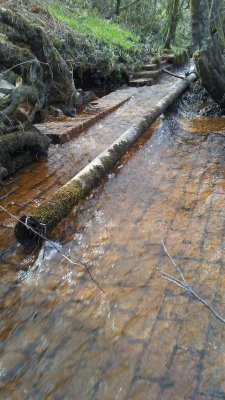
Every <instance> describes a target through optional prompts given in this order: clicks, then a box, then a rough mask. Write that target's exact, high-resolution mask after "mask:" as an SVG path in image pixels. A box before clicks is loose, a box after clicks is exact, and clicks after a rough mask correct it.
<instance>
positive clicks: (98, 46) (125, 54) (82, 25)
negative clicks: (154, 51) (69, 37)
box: [48, 1, 143, 69]
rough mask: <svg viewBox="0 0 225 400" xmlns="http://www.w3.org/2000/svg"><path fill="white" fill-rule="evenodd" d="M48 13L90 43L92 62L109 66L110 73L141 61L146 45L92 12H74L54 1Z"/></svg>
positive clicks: (124, 29)
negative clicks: (122, 64) (122, 66)
mask: <svg viewBox="0 0 225 400" xmlns="http://www.w3.org/2000/svg"><path fill="white" fill-rule="evenodd" d="M48 10H49V12H50V13H51V14H52V15H53V16H54V17H55V18H56V19H58V20H59V21H60V22H63V23H65V24H66V25H67V26H69V27H70V28H72V29H73V30H74V31H76V32H79V33H80V34H82V35H83V36H84V39H85V40H88V42H89V45H90V54H89V55H88V54H87V57H88V58H89V59H91V60H93V61H95V62H99V63H101V62H102V61H104V62H106V63H107V68H108V69H117V68H119V64H120V63H125V64H129V63H134V62H137V63H138V62H140V61H141V58H142V55H143V45H142V44H141V42H140V38H139V36H138V35H136V34H134V33H132V32H131V31H130V30H128V29H126V28H124V27H122V26H121V25H119V24H117V23H114V22H112V21H111V20H106V19H103V18H101V17H100V16H99V15H98V14H97V13H96V12H95V11H93V10H90V9H89V10H84V9H82V10H81V9H74V10H71V9H70V8H68V7H66V5H65V4H62V3H56V2H55V1H54V2H51V3H50V5H49V7H48Z"/></svg>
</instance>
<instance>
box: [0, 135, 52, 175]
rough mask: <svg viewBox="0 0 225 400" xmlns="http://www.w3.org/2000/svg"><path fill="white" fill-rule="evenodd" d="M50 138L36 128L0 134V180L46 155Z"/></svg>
mask: <svg viewBox="0 0 225 400" xmlns="http://www.w3.org/2000/svg"><path fill="white" fill-rule="evenodd" d="M49 145H50V140H49V139H48V138H47V137H46V136H45V135H43V134H42V133H40V132H39V131H38V130H37V129H36V128H31V129H30V130H29V131H26V132H15V133H10V134H7V135H2V136H0V180H1V179H3V178H5V177H6V176H8V175H10V174H12V173H14V172H15V171H16V170H18V169H20V168H22V167H24V166H25V165H27V164H28V163H29V162H31V161H34V160H36V159H37V158H38V157H40V156H41V155H47V151H48V148H49Z"/></svg>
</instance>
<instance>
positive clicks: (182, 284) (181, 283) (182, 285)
mask: <svg viewBox="0 0 225 400" xmlns="http://www.w3.org/2000/svg"><path fill="white" fill-rule="evenodd" d="M162 246H163V249H164V251H165V253H166V254H167V256H168V257H169V259H170V261H171V262H172V264H173V266H174V267H175V268H176V271H177V272H178V274H179V275H180V277H181V280H179V279H177V278H175V277H174V276H172V275H169V274H166V273H165V272H163V271H160V273H161V275H162V277H163V278H164V279H166V280H167V281H169V282H172V283H174V284H175V285H177V286H179V287H180V288H182V289H184V290H186V292H188V293H189V294H191V295H192V296H193V297H194V298H195V299H197V300H198V301H199V302H201V303H202V304H203V305H204V306H205V307H206V308H208V310H210V311H211V313H212V314H213V315H214V316H215V317H216V318H217V319H219V321H221V322H223V323H224V324H225V318H223V317H221V315H219V314H218V312H217V311H216V310H215V309H214V308H213V307H212V306H210V304H208V303H207V301H205V300H204V299H203V298H202V297H200V296H199V295H198V293H196V292H195V291H194V290H193V289H192V288H191V287H190V286H189V285H188V283H187V281H186V279H185V277H184V275H183V272H182V271H181V269H180V267H179V266H178V265H177V264H176V263H175V261H174V259H173V257H172V256H171V254H170V253H169V251H168V250H167V248H166V246H165V243H164V242H163V240H162Z"/></svg>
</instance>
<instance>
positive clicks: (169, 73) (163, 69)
mask: <svg viewBox="0 0 225 400" xmlns="http://www.w3.org/2000/svg"><path fill="white" fill-rule="evenodd" d="M162 71H163V72H165V73H166V74H168V75H171V76H174V77H175V78H179V79H185V76H181V75H177V74H174V73H173V72H170V71H168V70H167V69H165V68H162Z"/></svg>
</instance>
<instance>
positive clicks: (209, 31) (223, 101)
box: [191, 0, 225, 108]
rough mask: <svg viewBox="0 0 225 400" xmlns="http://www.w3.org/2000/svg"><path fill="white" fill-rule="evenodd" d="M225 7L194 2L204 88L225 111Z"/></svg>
mask: <svg viewBox="0 0 225 400" xmlns="http://www.w3.org/2000/svg"><path fill="white" fill-rule="evenodd" d="M223 7H224V4H223V1H222V0H191V14H192V41H193V48H194V49H195V50H196V52H195V53H194V60H195V64H196V68H197V71H198V73H199V75H200V78H201V81H202V84H203V86H204V88H205V89H206V90H207V92H208V93H209V94H210V96H211V97H212V99H213V100H215V101H216V102H217V103H218V104H219V105H220V106H221V107H222V108H225V74H224V71H225V63H224V58H223V55H222V52H223V48H224V12H223V11H224V10H223Z"/></svg>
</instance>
